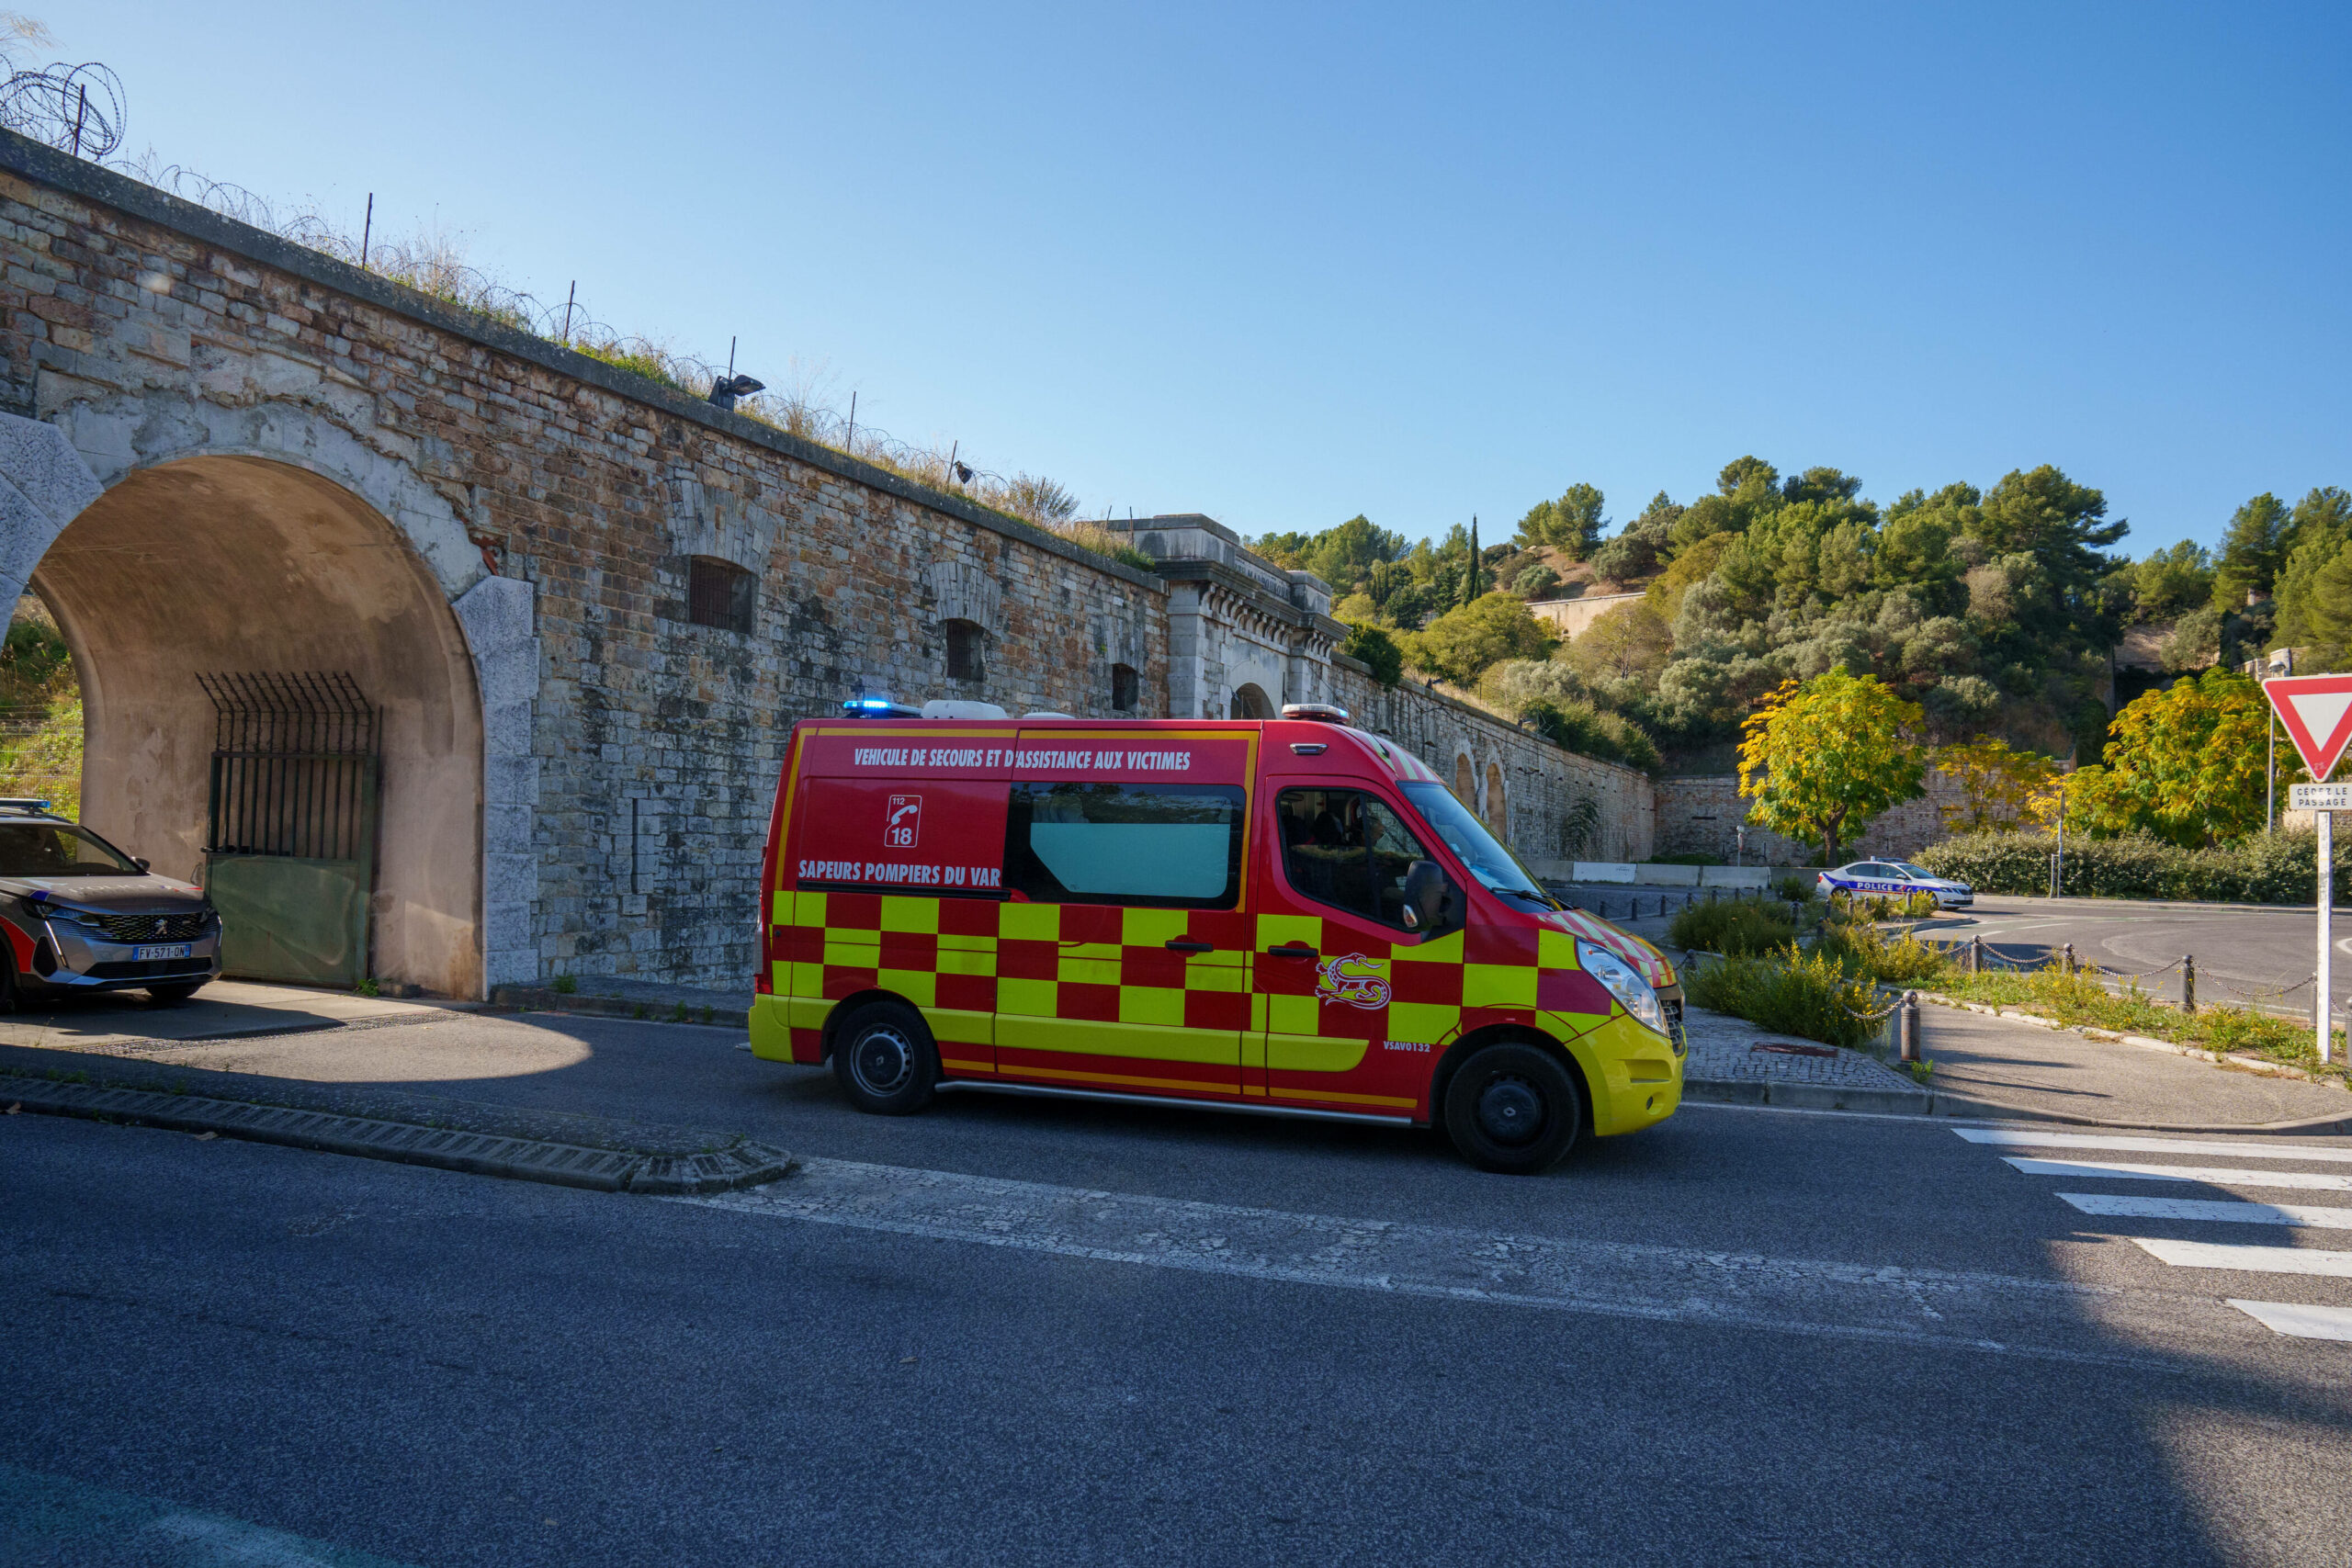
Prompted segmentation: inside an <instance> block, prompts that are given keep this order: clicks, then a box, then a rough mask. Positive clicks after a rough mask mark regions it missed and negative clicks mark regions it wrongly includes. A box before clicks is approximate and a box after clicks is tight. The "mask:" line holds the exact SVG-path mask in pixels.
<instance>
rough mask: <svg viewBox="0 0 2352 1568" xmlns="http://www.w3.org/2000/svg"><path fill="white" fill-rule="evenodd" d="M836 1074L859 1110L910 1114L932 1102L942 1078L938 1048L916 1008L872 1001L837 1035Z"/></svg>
mask: <svg viewBox="0 0 2352 1568" xmlns="http://www.w3.org/2000/svg"><path fill="white" fill-rule="evenodd" d="M833 1077H835V1078H836V1079H837V1080H839V1082H840V1083H841V1086H842V1093H843V1094H845V1095H847V1096H848V1097H849V1102H850V1103H851V1104H852V1105H854V1106H856V1107H857V1108H858V1109H859V1110H860V1111H874V1112H875V1113H876V1114H877V1115H882V1116H905V1115H908V1114H909V1113H910V1112H912V1111H920V1110H922V1108H923V1106H924V1105H926V1104H927V1103H929V1102H930V1100H931V1091H932V1089H933V1088H934V1087H936V1086H937V1084H938V1082H939V1053H938V1051H937V1050H936V1049H935V1048H934V1047H933V1044H932V1043H931V1031H930V1030H928V1029H925V1028H924V1027H923V1024H922V1018H921V1017H920V1016H919V1015H918V1014H916V1013H915V1012H914V1011H913V1010H911V1009H909V1008H905V1007H902V1006H900V1005H899V1004H898V1003H896V1002H869V1003H868V1004H866V1005H865V1007H862V1008H860V1009H858V1010H857V1011H856V1013H855V1014H854V1015H853V1016H852V1017H851V1018H849V1019H847V1020H846V1021H843V1023H842V1027H841V1032H840V1033H838V1034H837V1035H835V1036H834V1039H833Z"/></svg>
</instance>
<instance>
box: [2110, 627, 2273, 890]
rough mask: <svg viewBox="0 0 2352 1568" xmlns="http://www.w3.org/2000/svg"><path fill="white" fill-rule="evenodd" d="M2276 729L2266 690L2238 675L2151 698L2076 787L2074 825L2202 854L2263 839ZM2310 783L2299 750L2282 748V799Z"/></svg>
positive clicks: (2136, 706) (2132, 708) (2132, 706)
mask: <svg viewBox="0 0 2352 1568" xmlns="http://www.w3.org/2000/svg"><path fill="white" fill-rule="evenodd" d="M2269 725H2270V708H2269V705H2268V704H2267V702H2266V701H2265V700H2264V698H2263V694H2262V688H2261V687H2260V686H2257V685H2256V684H2255V683H2254V682H2252V681H2249V680H2247V679H2246V678H2245V676H2243V675H2240V674H2238V673H2236V672H2235V671H2229V670H2208V671H2205V673H2204V674H2202V675H2200V676H2199V677H2197V678H2196V679H2195V680H2193V681H2192V680H2190V679H2188V678H2187V677H2186V676H2184V677H2182V678H2181V679H2180V680H2178V681H2176V682H2173V683H2172V685H2170V686H2169V687H2167V688H2165V690H2163V691H2160V692H2150V693H2147V694H2145V695H2143V696H2141V697H2138V698H2136V699H2134V700H2133V701H2131V702H2130V703H2127V704H2125V705H2124V707H2123V711H2122V712H2121V713H2119V714H2117V715H2116V716H2115V723H2114V724H2113V726H2112V727H2111V728H2109V731H2108V742H2107V756H2106V758H2105V760H2104V761H2103V762H2102V763H2101V764H2100V765H2098V766H2094V767H2088V768H2079V769H2077V770H2075V773H2074V774H2073V776H2072V777H2071V778H2069V779H2068V780H2067V783H2066V805H2067V807H2068V810H2069V812H2070V813H2071V818H2070V820H2072V821H2078V822H2080V823H2081V824H2082V825H2083V827H2084V828H2085V829H2087V830H2089V831H2090V832H2093V833H2099V834H2107V833H2130V832H2133V831H2144V832H2150V833H2154V835H2155V836H2156V837H2157V838H2159V839H2165V840H2170V841H2171V842H2173V843H2176V844H2178V845H2180V846H2181V847H2183V848H2184V849H2192V850H2194V849H2202V848H2204V847H2205V846H2207V845H2209V844H2216V843H2226V842H2227V841H2229V840H2232V839H2238V838H2243V837H2245V835H2246V834H2248V833H2252V832H2256V831H2258V830H2259V829H2261V828H2262V826H2263V822H2264V815H2263V814H2264V810H2265V807H2264V803H2263V762H2264V755H2265V753H2264V746H2265V742H2266V741H2267V739H2268V731H2269ZM2304 776H2305V775H2304V773H2303V770H2302V764H2301V763H2300V762H2298V761H2296V760H2295V752H2294V750H2293V748H2291V747H2286V746H2281V747H2280V748H2279V749H2278V784H2279V786H2280V788H2281V790H2282V791H2283V789H2284V788H2285V786H2286V785H2287V784H2290V783H2291V782H2293V781H2294V780H2297V779H2301V778H2302V777H2304Z"/></svg>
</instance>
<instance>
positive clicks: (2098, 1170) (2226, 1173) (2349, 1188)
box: [2001, 1155, 2352, 1192]
mask: <svg viewBox="0 0 2352 1568" xmlns="http://www.w3.org/2000/svg"><path fill="white" fill-rule="evenodd" d="M2001 1163H2002V1164H2004V1165H2008V1166H2014V1167H2016V1168H2018V1170H2021V1171H2023V1172H2024V1173H2025V1174H2026V1175H2028V1176H2101V1177H2111V1178H2113V1179H2116V1180H2119V1181H2202V1182H2205V1183H2207V1184H2209V1185H2211V1186H2216V1187H2299V1188H2303V1189H2306V1190H2311V1191H2314V1192H2352V1176H2330V1175H2327V1174H2325V1173H2324V1172H2318V1173H2314V1172H2312V1171H2304V1170H2256V1169H2252V1168H2246V1169H2238V1168H2233V1167H2228V1166H2218V1165H2110V1164H2108V1163H2107V1162H2105V1161H2102V1160H2087V1159H2020V1158H2018V1156H2015V1155H2009V1156H2006V1157H2004V1158H2003V1160H2002V1162H2001Z"/></svg>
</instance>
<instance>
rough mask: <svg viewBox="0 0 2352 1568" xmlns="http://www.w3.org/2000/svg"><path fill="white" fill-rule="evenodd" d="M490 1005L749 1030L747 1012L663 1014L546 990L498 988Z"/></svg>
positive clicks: (642, 1004) (622, 1000)
mask: <svg viewBox="0 0 2352 1568" xmlns="http://www.w3.org/2000/svg"><path fill="white" fill-rule="evenodd" d="M490 1005H491V1006H492V1007H494V1008H500V1009H512V1010H515V1011H517V1012H569V1013H579V1014H581V1015H582V1016H583V1017H588V1018H626V1019H631V1020H634V1021H638V1022H640V1023H694V1024H707V1025H708V1026H709V1027H711V1028H713V1029H749V1028H750V1027H751V1026H752V1012H751V1010H750V1009H749V1008H741V1009H737V1008H689V1007H687V1006H686V1004H685V1003H684V1002H673V1003H672V1004H671V1005H670V1007H669V1008H668V1010H663V1009H662V1008H661V1007H660V1006H659V1005H658V1004H656V1003H653V1002H650V1001H639V1000H636V999H634V998H629V997H600V996H594V995H583V994H582V993H580V992H577V991H558V990H554V989H551V988H550V987H546V986H500V987H496V988H495V989H493V990H492V992H491V993H490Z"/></svg>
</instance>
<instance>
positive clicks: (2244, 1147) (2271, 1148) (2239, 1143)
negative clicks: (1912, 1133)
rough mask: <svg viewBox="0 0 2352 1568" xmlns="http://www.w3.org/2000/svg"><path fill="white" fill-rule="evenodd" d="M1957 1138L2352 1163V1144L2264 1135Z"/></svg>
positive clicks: (2007, 1133) (1982, 1130)
mask: <svg viewBox="0 0 2352 1568" xmlns="http://www.w3.org/2000/svg"><path fill="white" fill-rule="evenodd" d="M1951 1132H1952V1135H1953V1136H1954V1137H1959V1138H1965V1139H1967V1140H1968V1141H1969V1142H1970V1143H1972V1144H1998V1145H2004V1146H2007V1147H2013V1148H2014V1147H2018V1146H2024V1147H2029V1148H2054V1149H2098V1150H2101V1151H2103V1152H2106V1153H2110V1154H2141V1155H2235V1156H2238V1157H2239V1158H2241V1159H2302V1160H2310V1161H2312V1162H2313V1163H2314V1164H2331V1163H2332V1164H2337V1165H2352V1147H2346V1146H2345V1145H2343V1144H2341V1143H2338V1144H2337V1145H2335V1146H2334V1147H2330V1148H2314V1147H2313V1146H2312V1145H2309V1144H2281V1143H2274V1142H2271V1141H2269V1140H2267V1139H2261V1138H2124V1137H2100V1136H2095V1135H2093V1134H2086V1133H2030V1132H2020V1131H2018V1130H2015V1129H2012V1128H1997V1129H1996V1128H1989V1127H1954V1128H1953V1129H1951Z"/></svg>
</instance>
